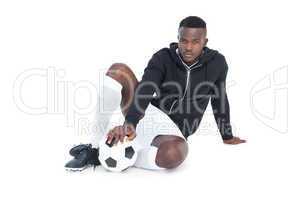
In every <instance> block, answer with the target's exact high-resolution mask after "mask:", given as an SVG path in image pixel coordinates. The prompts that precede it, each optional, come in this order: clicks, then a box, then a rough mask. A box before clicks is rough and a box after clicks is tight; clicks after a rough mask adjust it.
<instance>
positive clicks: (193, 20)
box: [179, 16, 206, 28]
mask: <svg viewBox="0 0 300 200" xmlns="http://www.w3.org/2000/svg"><path fill="white" fill-rule="evenodd" d="M180 27H186V28H206V23H205V21H204V20H203V19H201V18H200V17H197V16H189V17H186V18H184V19H183V20H181V22H180V24H179V28H180Z"/></svg>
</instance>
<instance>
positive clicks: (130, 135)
mask: <svg viewBox="0 0 300 200" xmlns="http://www.w3.org/2000/svg"><path fill="white" fill-rule="evenodd" d="M126 136H127V139H128V140H133V139H134V138H135V137H136V132H135V128H134V126H133V125H131V124H126V123H125V124H123V125H121V126H116V127H114V128H113V129H111V130H110V131H109V132H108V134H107V140H106V141H107V143H108V144H111V145H114V144H118V142H119V141H121V142H122V143H123V142H124V138H125V137H126Z"/></svg>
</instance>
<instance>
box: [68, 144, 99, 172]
mask: <svg viewBox="0 0 300 200" xmlns="http://www.w3.org/2000/svg"><path fill="white" fill-rule="evenodd" d="M70 155H71V156H73V157H74V158H73V159H72V160H70V161H69V162H67V164H66V165H65V169H66V170H70V171H82V170H84V169H86V168H88V167H94V168H95V167H96V166H98V165H101V163H100V161H99V159H98V156H99V149H96V148H92V145H91V144H80V145H78V146H75V147H73V148H72V149H71V150H70Z"/></svg>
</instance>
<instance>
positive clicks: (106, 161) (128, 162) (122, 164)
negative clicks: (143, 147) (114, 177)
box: [99, 137, 138, 172]
mask: <svg viewBox="0 0 300 200" xmlns="http://www.w3.org/2000/svg"><path fill="white" fill-rule="evenodd" d="M137 150H138V144H137V143H136V141H135V140H133V141H127V140H126V137H125V139H124V142H123V144H122V143H121V142H118V144H117V145H111V144H107V143H106V137H105V138H104V139H102V140H101V141H100V144H99V160H100V162H101V165H102V166H103V167H104V168H105V169H107V170H109V171H113V172H121V171H124V170H126V169H127V168H129V167H130V166H132V165H133V164H134V163H135V161H136V158H137Z"/></svg>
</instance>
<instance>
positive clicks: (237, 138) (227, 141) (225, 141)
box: [223, 137, 246, 144]
mask: <svg viewBox="0 0 300 200" xmlns="http://www.w3.org/2000/svg"><path fill="white" fill-rule="evenodd" d="M223 143H224V144H241V143H246V140H242V139H240V138H239V137H233V138H231V139H229V140H223Z"/></svg>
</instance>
